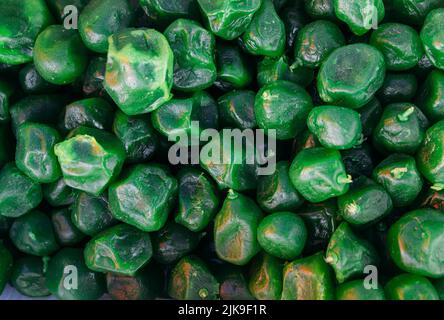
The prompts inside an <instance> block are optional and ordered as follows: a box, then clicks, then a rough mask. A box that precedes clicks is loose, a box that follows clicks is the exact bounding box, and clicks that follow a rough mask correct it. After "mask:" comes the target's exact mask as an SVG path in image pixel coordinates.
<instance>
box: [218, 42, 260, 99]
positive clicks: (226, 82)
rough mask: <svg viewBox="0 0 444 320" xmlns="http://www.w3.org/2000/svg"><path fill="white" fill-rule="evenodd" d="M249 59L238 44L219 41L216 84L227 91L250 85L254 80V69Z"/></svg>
mask: <svg viewBox="0 0 444 320" xmlns="http://www.w3.org/2000/svg"><path fill="white" fill-rule="evenodd" d="M247 59H248V58H247V56H246V55H244V54H243V53H242V51H241V49H240V48H239V47H238V46H236V45H233V44H231V43H228V42H222V41H219V42H217V43H216V66H217V79H216V82H215V83H214V85H215V86H216V87H218V88H220V89H222V90H225V91H228V90H231V89H242V88H245V87H246V86H248V85H249V84H250V83H251V82H252V80H253V74H252V72H253V70H252V68H251V64H250V63H249V61H247Z"/></svg>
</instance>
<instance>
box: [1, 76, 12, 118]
mask: <svg viewBox="0 0 444 320" xmlns="http://www.w3.org/2000/svg"><path fill="white" fill-rule="evenodd" d="M14 91H15V88H14V86H12V85H11V84H10V83H8V82H7V81H5V80H2V79H0V122H6V121H8V120H9V118H10V115H9V106H10V104H11V102H10V99H11V95H12V94H13V93H14Z"/></svg>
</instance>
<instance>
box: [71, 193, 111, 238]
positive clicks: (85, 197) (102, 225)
mask: <svg viewBox="0 0 444 320" xmlns="http://www.w3.org/2000/svg"><path fill="white" fill-rule="evenodd" d="M71 220H72V223H73V224H74V225H75V226H76V227H77V228H78V229H79V230H80V231H81V232H83V233H84V234H87V235H89V236H95V235H96V234H98V233H99V232H102V231H104V230H106V229H108V228H109V227H111V226H112V225H114V224H116V222H117V221H116V220H115V219H114V217H113V216H112V214H111V212H110V210H109V208H108V199H107V198H106V197H105V196H99V197H97V196H92V195H89V194H88V193H86V192H80V193H79V194H78V195H77V196H76V198H75V202H74V204H73V205H72V206H71Z"/></svg>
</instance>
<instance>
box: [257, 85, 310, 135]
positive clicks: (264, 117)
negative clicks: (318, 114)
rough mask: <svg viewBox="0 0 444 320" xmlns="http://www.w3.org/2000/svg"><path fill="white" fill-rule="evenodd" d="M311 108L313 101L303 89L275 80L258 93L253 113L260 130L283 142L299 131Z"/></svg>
mask: <svg viewBox="0 0 444 320" xmlns="http://www.w3.org/2000/svg"><path fill="white" fill-rule="evenodd" d="M312 107H313V102H312V99H311V97H310V96H309V94H308V93H307V92H306V91H305V90H304V89H303V88H302V87H300V86H298V85H296V84H294V83H292V82H288V81H283V80H278V81H275V82H273V83H270V84H268V85H266V86H264V87H262V88H261V89H260V90H259V92H258V93H257V95H256V100H255V102H254V114H255V116H256V121H257V123H258V125H259V128H261V129H264V130H268V129H274V130H276V138H277V139H279V140H286V139H291V138H294V137H296V135H297V134H298V133H300V132H301V131H302V129H303V127H304V124H305V121H306V119H307V116H308V114H309V112H310V110H311V109H312Z"/></svg>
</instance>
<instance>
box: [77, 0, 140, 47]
mask: <svg viewBox="0 0 444 320" xmlns="http://www.w3.org/2000/svg"><path fill="white" fill-rule="evenodd" d="M104 12H106V14H103V13H104ZM133 12H134V9H133V8H132V6H131V4H130V1H128V0H117V1H116V0H92V1H89V3H88V4H87V5H86V6H85V8H83V10H82V12H81V14H80V16H79V33H80V36H81V37H82V40H83V42H84V43H85V45H86V46H87V47H88V49H90V50H92V51H95V52H99V53H105V52H107V51H108V37H109V36H111V35H113V34H114V33H116V32H119V31H120V30H122V29H125V28H127V27H129V25H130V23H131V20H132V19H133Z"/></svg>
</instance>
